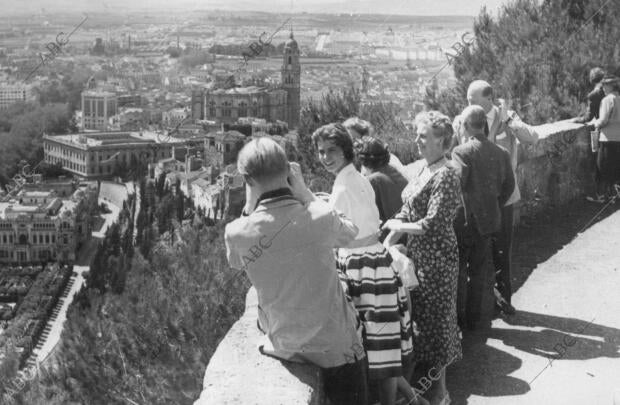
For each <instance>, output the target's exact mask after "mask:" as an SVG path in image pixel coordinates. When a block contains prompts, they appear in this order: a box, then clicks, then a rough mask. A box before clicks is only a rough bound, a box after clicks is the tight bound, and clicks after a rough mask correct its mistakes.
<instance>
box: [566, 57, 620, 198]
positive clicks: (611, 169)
mask: <svg viewBox="0 0 620 405" xmlns="http://www.w3.org/2000/svg"><path fill="white" fill-rule="evenodd" d="M590 83H591V84H593V85H594V89H593V90H592V91H591V92H590V93H589V94H588V96H587V99H588V109H587V111H586V113H585V114H583V115H582V116H580V117H577V118H575V119H573V122H577V123H582V124H588V125H590V126H592V127H593V128H594V131H592V151H593V152H595V153H596V155H595V156H596V195H595V196H594V197H588V199H589V200H590V201H593V202H599V203H604V202H607V201H608V200H609V199H610V198H614V197H615V198H618V197H617V195H618V191H617V190H615V189H614V188H613V186H614V184H616V183H618V182H619V181H620V78H618V77H617V76H613V75H608V74H606V73H605V71H604V70H603V69H601V68H598V67H597V68H594V69H592V70H591V71H590Z"/></svg>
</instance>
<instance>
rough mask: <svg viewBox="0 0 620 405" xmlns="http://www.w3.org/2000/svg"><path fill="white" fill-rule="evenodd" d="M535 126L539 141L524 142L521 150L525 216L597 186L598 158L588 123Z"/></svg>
mask: <svg viewBox="0 0 620 405" xmlns="http://www.w3.org/2000/svg"><path fill="white" fill-rule="evenodd" d="M535 129H536V131H537V132H538V134H539V135H540V140H539V141H538V143H536V144H534V145H521V146H520V150H519V165H518V166H517V181H518V183H519V189H520V191H521V216H524V215H525V216H532V215H534V214H536V213H538V212H540V211H542V210H544V209H549V208H557V207H561V206H562V205H564V204H566V203H568V202H569V201H570V200H572V199H574V198H577V197H579V196H583V195H584V194H587V193H590V192H591V191H592V190H593V186H594V168H595V165H594V161H595V159H594V155H593V154H592V152H591V150H590V131H589V129H588V128H587V127H586V126H585V125H581V124H573V123H570V122H568V121H560V122H555V123H552V124H545V125H540V126H537V127H535Z"/></svg>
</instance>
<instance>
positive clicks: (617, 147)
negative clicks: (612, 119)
mask: <svg viewBox="0 0 620 405" xmlns="http://www.w3.org/2000/svg"><path fill="white" fill-rule="evenodd" d="M596 176H597V180H598V181H601V180H602V181H605V182H608V183H611V184H613V183H616V182H620V142H614V141H607V142H599V149H598V152H597V154H596Z"/></svg>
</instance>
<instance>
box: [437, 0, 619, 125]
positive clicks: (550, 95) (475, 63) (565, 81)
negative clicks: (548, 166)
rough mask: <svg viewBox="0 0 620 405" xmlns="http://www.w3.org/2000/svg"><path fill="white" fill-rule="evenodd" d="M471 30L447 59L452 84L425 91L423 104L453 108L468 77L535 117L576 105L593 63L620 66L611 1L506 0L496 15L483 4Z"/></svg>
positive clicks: (549, 117)
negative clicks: (488, 85)
mask: <svg viewBox="0 0 620 405" xmlns="http://www.w3.org/2000/svg"><path fill="white" fill-rule="evenodd" d="M474 37H475V40H474V41H473V44H472V45H471V46H463V47H462V49H461V51H460V52H459V53H458V54H457V56H456V57H454V59H453V64H454V73H455V76H456V80H457V84H456V86H455V87H454V88H452V89H447V90H444V91H443V92H441V93H439V94H437V93H433V92H431V93H430V94H429V97H427V100H426V102H427V105H429V107H431V108H437V109H440V110H442V111H443V112H444V113H448V114H449V115H452V116H454V115H456V114H457V113H458V112H459V111H460V110H461V109H462V107H464V106H465V104H466V100H465V96H466V92H467V86H468V85H469V83H470V82H471V81H472V80H475V79H483V80H487V81H488V82H489V83H491V85H492V86H493V87H494V90H495V93H496V95H498V96H499V97H502V98H505V99H512V100H513V107H514V108H515V110H516V111H517V112H518V113H519V114H520V115H521V116H522V117H524V119H525V120H526V121H527V122H529V123H532V124H540V123H544V122H551V121H556V120H561V119H566V118H569V117H572V116H575V115H576V114H578V113H579V112H580V109H582V108H583V107H582V104H583V102H584V99H585V96H586V95H587V93H588V92H589V91H590V90H591V85H590V83H588V73H589V71H590V69H592V68H593V67H596V66H600V67H602V68H603V69H605V70H607V71H608V72H610V73H615V74H618V73H620V66H619V65H618V63H617V61H618V57H619V56H620V43H619V42H618V38H620V9H619V8H618V7H617V5H616V4H615V3H613V2H611V3H610V2H606V1H604V0H593V1H588V0H544V1H543V2H542V3H540V4H539V2H537V1H535V0H516V1H512V2H511V3H509V4H507V5H506V6H504V7H503V8H502V9H501V11H500V12H499V15H498V16H497V18H492V16H491V15H490V14H489V13H488V12H487V10H486V9H483V10H482V11H481V13H480V15H479V16H478V17H477V18H476V20H475V22H474Z"/></svg>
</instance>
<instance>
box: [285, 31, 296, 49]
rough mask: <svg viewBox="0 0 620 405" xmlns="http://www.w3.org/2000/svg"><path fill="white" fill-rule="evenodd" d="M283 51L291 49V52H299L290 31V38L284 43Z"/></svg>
mask: <svg viewBox="0 0 620 405" xmlns="http://www.w3.org/2000/svg"><path fill="white" fill-rule="evenodd" d="M284 49H291V50H295V51H298V50H299V46H298V45H297V41H295V38H293V32H292V31H291V36H290V37H289V39H288V40H287V41H286V42H285V43H284Z"/></svg>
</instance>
